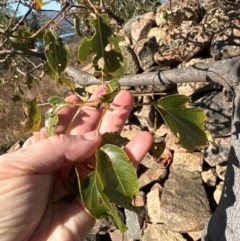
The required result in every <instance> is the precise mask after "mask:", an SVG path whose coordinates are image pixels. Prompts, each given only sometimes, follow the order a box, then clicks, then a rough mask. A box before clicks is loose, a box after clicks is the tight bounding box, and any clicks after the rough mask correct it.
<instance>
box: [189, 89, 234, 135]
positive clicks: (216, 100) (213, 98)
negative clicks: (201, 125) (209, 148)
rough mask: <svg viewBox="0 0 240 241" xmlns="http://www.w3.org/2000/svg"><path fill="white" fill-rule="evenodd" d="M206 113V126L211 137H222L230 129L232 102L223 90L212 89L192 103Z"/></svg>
mask: <svg viewBox="0 0 240 241" xmlns="http://www.w3.org/2000/svg"><path fill="white" fill-rule="evenodd" d="M193 105H194V106H196V107H200V108H201V109H203V110H204V112H205V113H206V115H207V121H206V125H205V126H206V128H207V129H208V130H209V131H210V132H211V134H212V136H213V137H222V136H225V135H226V134H229V133H230V131H231V109H232V102H231V101H229V100H228V98H227V97H226V96H225V95H224V93H223V92H219V91H214V92H212V93H209V94H206V95H204V96H203V97H202V98H200V99H198V100H197V101H195V102H194V103H193Z"/></svg>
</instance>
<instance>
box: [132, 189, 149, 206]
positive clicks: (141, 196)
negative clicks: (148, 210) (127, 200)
mask: <svg viewBox="0 0 240 241" xmlns="http://www.w3.org/2000/svg"><path fill="white" fill-rule="evenodd" d="M145 204H146V194H145V193H144V192H142V191H140V192H139V193H138V194H137V195H136V197H135V198H134V199H133V202H132V205H133V206H134V207H143V206H144V205H145Z"/></svg>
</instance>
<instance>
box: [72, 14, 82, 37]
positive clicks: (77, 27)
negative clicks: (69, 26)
mask: <svg viewBox="0 0 240 241" xmlns="http://www.w3.org/2000/svg"><path fill="white" fill-rule="evenodd" d="M73 25H74V29H75V32H76V34H77V35H78V36H80V37H81V36H82V33H81V31H80V19H79V17H78V16H76V15H74V16H73Z"/></svg>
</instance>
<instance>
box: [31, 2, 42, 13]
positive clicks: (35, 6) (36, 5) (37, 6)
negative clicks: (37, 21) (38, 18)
mask: <svg viewBox="0 0 240 241" xmlns="http://www.w3.org/2000/svg"><path fill="white" fill-rule="evenodd" d="M42 5H43V3H42V0H34V1H33V5H32V8H33V9H34V10H36V11H38V12H39V11H41V9H42Z"/></svg>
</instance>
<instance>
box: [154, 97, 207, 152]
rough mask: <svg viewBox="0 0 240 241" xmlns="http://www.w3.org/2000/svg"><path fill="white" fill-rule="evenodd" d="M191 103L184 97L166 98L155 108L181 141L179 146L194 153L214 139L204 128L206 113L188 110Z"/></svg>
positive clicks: (156, 104) (193, 109) (159, 101)
mask: <svg viewBox="0 0 240 241" xmlns="http://www.w3.org/2000/svg"><path fill="white" fill-rule="evenodd" d="M189 101H190V99H189V98H188V97H187V96H184V95H172V96H166V97H163V98H161V99H160V100H158V101H156V102H155V107H156V108H157V110H158V111H159V113H160V114H161V115H162V117H163V119H164V120H165V122H166V124H167V125H168V127H169V128H170V130H171V131H172V133H173V134H174V135H175V136H176V137H177V138H178V139H179V144H180V145H181V146H182V147H184V148H185V149H186V150H188V151H193V150H196V149H200V148H203V147H204V145H205V144H206V142H207V141H211V140H212V138H211V134H210V133H209V132H208V131H207V130H205V127H204V124H205V122H206V115H205V113H204V111H203V110H201V109H199V108H187V107H186V105H187V104H188V103H189Z"/></svg>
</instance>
